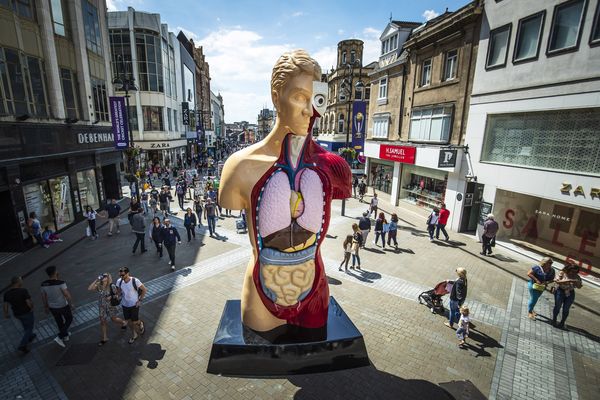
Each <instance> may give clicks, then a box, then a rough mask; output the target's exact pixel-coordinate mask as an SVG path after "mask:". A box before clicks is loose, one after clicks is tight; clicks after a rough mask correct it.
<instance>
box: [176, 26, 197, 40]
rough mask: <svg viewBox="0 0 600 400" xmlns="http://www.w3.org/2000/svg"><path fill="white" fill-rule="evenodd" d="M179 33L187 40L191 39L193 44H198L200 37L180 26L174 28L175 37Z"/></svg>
mask: <svg viewBox="0 0 600 400" xmlns="http://www.w3.org/2000/svg"><path fill="white" fill-rule="evenodd" d="M179 31H181V32H183V34H184V35H185V36H187V38H188V39H192V40H193V41H194V43H198V41H199V40H200V36H198V35H196V34H195V33H194V32H192V31H190V30H189V29H185V28H184V27H182V26H178V27H177V28H175V32H174V33H175V35H177V34H179Z"/></svg>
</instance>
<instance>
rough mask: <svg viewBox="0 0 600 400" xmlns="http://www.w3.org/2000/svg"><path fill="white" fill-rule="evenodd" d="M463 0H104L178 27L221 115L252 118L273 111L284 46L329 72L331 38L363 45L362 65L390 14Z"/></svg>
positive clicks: (371, 57) (435, 9)
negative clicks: (207, 77) (203, 64)
mask: <svg viewBox="0 0 600 400" xmlns="http://www.w3.org/2000/svg"><path fill="white" fill-rule="evenodd" d="M467 3H468V1H467V0H396V1H391V0H390V1H387V0H385V1H384V0H366V1H357V0H343V1H327V0H320V1H317V0H300V1H283V0H279V1H278V0H262V1H228V0H220V1H213V0H195V1H194V0H178V1H173V0H171V1H165V0H107V6H108V9H109V10H111V11H114V10H125V9H126V8H127V7H128V6H131V7H133V8H135V9H136V10H137V11H146V12H152V13H158V14H160V15H161V21H162V22H163V23H167V24H168V25H169V30H170V31H172V32H174V33H175V34H177V33H178V32H179V30H182V31H184V32H185V33H186V34H187V35H188V37H191V38H192V39H194V41H195V42H196V44H197V45H202V46H203V47H204V53H205V54H206V58H207V61H208V63H209V64H210V74H211V90H212V91H213V92H215V93H217V92H220V93H221V95H222V96H223V102H224V104H225V120H226V121H227V122H228V123H229V122H234V121H241V120H246V121H249V122H251V123H256V116H257V115H258V112H259V111H260V109H261V108H263V107H264V106H267V107H269V108H272V103H271V97H270V92H269V80H270V76H271V68H272V67H273V64H274V63H275V61H276V60H277V58H278V57H279V55H281V53H283V52H284V51H286V50H291V49H296V48H303V49H305V50H307V51H308V52H309V53H310V54H311V55H312V56H313V57H314V58H316V60H317V61H318V62H319V64H321V68H322V69H323V70H325V69H327V70H329V69H330V68H331V66H332V65H334V64H335V57H336V48H337V43H338V42H339V41H340V40H344V39H351V38H353V39H361V40H363V41H364V42H365V48H364V57H363V63H364V64H368V63H370V62H372V61H376V60H377V57H378V54H379V49H380V42H379V35H380V34H381V32H382V31H383V29H384V28H385V27H386V25H387V23H388V21H389V18H390V13H391V14H392V17H393V19H394V20H403V21H415V22H425V21H426V19H428V18H431V17H434V16H436V15H437V14H439V13H442V12H444V10H445V9H446V8H448V9H449V10H450V11H454V10H456V9H458V8H460V7H462V6H463V5H465V4H467Z"/></svg>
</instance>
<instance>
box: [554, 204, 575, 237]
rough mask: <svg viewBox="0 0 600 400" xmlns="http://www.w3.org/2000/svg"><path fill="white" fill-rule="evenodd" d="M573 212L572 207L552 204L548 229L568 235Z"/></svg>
mask: <svg viewBox="0 0 600 400" xmlns="http://www.w3.org/2000/svg"><path fill="white" fill-rule="evenodd" d="M574 212H575V209H574V208H573V207H567V206H563V205H560V204H554V207H553V209H552V218H551V219H550V229H552V230H556V229H558V230H560V231H561V232H565V233H569V231H570V230H571V221H573V213H574Z"/></svg>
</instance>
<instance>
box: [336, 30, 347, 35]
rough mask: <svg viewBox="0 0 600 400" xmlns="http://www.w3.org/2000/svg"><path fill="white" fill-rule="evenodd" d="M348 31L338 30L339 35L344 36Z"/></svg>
mask: <svg viewBox="0 0 600 400" xmlns="http://www.w3.org/2000/svg"><path fill="white" fill-rule="evenodd" d="M345 32H346V31H345V30H343V29H338V31H337V34H338V35H343V34H344V33H345Z"/></svg>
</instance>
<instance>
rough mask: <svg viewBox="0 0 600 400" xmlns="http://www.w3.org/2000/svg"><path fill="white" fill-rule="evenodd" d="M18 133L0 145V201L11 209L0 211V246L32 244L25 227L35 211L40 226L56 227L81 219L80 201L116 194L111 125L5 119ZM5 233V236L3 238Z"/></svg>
mask: <svg viewBox="0 0 600 400" xmlns="http://www.w3.org/2000/svg"><path fill="white" fill-rule="evenodd" d="M2 128H5V129H6V132H11V134H12V135H13V136H14V137H15V138H18V140H16V141H13V142H12V147H11V148H10V149H7V147H9V146H5V147H3V148H2V149H1V150H0V157H1V158H0V175H2V176H3V179H2V181H1V182H0V201H2V205H3V207H4V208H3V209H5V210H10V211H11V213H6V212H5V213H2V214H0V224H3V226H5V227H7V230H6V231H4V232H2V233H1V234H0V251H21V250H24V249H26V248H27V247H30V246H32V245H33V242H32V240H31V238H30V237H29V235H28V234H27V232H26V229H25V227H26V223H27V218H28V216H29V215H30V213H32V212H35V214H36V216H37V217H38V219H39V220H40V223H41V225H42V228H45V227H49V228H50V229H52V230H55V231H61V230H63V229H66V228H68V227H69V226H71V225H73V224H74V223H77V222H79V221H81V220H83V219H84V217H83V212H84V210H85V207H86V206H90V207H92V208H93V209H95V210H98V209H101V208H102V207H103V204H105V200H106V197H105V195H106V194H110V195H111V198H112V197H114V198H120V197H121V188H120V178H119V170H120V168H119V165H120V163H121V161H122V154H121V152H120V151H116V150H114V148H113V147H114V139H113V135H112V129H111V127H102V126H84V125H81V126H79V125H51V124H6V126H3V127H2ZM8 236H10V237H8Z"/></svg>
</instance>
